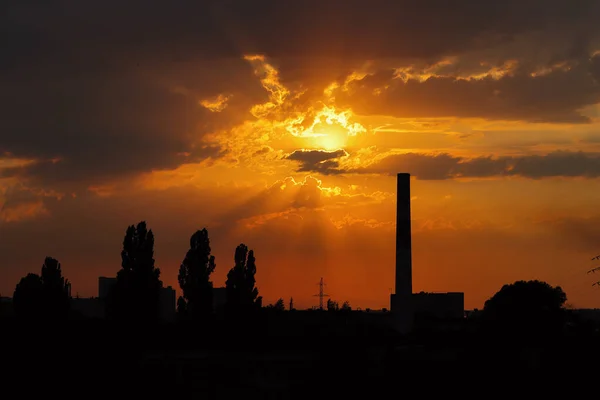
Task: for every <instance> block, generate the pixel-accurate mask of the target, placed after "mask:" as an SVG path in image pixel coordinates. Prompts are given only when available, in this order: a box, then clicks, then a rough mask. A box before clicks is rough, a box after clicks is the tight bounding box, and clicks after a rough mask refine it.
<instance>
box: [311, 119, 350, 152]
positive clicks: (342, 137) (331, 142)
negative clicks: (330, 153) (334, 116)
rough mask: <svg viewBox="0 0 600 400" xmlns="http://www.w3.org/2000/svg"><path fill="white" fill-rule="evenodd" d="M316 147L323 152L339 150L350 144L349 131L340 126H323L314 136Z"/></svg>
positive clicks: (316, 130)
mask: <svg viewBox="0 0 600 400" xmlns="http://www.w3.org/2000/svg"><path fill="white" fill-rule="evenodd" d="M313 139H314V145H315V147H319V148H321V149H323V150H338V149H342V148H344V147H345V146H346V145H347V144H348V129H346V128H345V127H343V126H341V125H338V124H321V126H319V127H318V129H315V133H314V134H313Z"/></svg>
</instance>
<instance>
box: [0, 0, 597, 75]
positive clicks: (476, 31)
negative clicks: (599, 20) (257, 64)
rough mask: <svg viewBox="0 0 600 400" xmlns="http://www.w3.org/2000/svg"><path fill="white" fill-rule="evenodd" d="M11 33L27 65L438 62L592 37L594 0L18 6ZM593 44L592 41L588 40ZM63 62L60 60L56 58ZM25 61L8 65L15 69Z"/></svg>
mask: <svg viewBox="0 0 600 400" xmlns="http://www.w3.org/2000/svg"><path fill="white" fill-rule="evenodd" d="M9 3H10V4H8V5H7V6H5V7H6V8H7V11H8V12H6V13H4V14H5V17H4V18H3V19H4V21H3V22H4V23H3V26H4V28H3V30H4V32H6V33H11V34H14V35H15V36H14V38H12V39H5V40H6V43H5V44H7V46H6V48H7V49H8V50H9V51H10V54H12V55H15V56H18V59H21V60H29V61H33V60H34V59H36V55H35V54H32V50H33V51H34V52H36V53H37V55H39V56H44V57H50V58H52V57H54V59H55V60H56V59H57V58H56V56H60V57H63V56H73V55H75V54H76V53H79V54H80V56H83V58H81V57H78V59H80V60H82V59H85V58H86V57H92V58H94V57H97V55H98V54H104V53H105V52H111V53H112V54H120V55H125V54H127V53H128V52H129V51H133V54H136V53H139V52H142V53H152V54H153V55H154V56H155V57H159V58H161V59H163V61H164V58H171V59H177V58H185V59H190V58H214V57H238V56H239V54H240V53H241V52H261V53H267V54H269V55H271V56H273V57H286V56H297V55H299V54H305V55H306V56H308V57H310V56H316V57H319V56H322V57H327V58H329V57H344V58H346V59H356V60H365V59H373V58H381V57H419V58H426V57H436V56H438V55H440V54H445V53H448V52H456V51H461V50H465V49H471V48H474V47H485V46H488V45H489V44H491V43H497V42H502V41H509V40H511V39H513V37H514V35H516V34H519V33H523V32H527V31H536V30H540V29H542V30H543V29H552V30H561V29H566V28H572V27H577V28H578V32H583V33H584V34H585V33H587V31H588V30H589V29H593V28H594V25H595V22H596V16H597V14H596V13H595V11H597V10H598V3H597V2H596V1H594V0H580V1H578V2H569V1H560V0H525V1H522V0H521V1H516V0H511V1H504V2H482V1H479V0H461V1H458V2H448V1H445V0H426V1H417V0H404V1H396V2H384V1H381V2H375V3H373V2H371V1H365V0H326V1H323V0H304V1H297V2H287V1H277V0H254V1H247V0H211V1H206V0H205V1H195V2H192V1H183V2H175V3H174V2H168V1H158V0H150V1H147V0H146V1H141V0H132V1H128V2H117V1H114V0H112V1H102V2H99V1H97V2H89V1H88V2H81V1H75V0H61V1H48V2H39V1H26V0H23V1H12V2H9ZM583 37H584V38H585V35H584V36H583ZM55 55H56V56H55ZM15 62H17V60H13V61H6V59H5V61H4V64H5V65H10V64H12V65H14V63H15Z"/></svg>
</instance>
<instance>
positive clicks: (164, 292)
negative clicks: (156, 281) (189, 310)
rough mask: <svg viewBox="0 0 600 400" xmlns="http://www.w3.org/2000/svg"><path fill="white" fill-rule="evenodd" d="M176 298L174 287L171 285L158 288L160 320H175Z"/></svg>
mask: <svg viewBox="0 0 600 400" xmlns="http://www.w3.org/2000/svg"><path fill="white" fill-rule="evenodd" d="M176 299H177V296H176V294H175V289H173V288H172V287H171V286H167V287H161V288H160V312H159V318H160V320H161V321H165V322H170V321H174V320H175V303H176Z"/></svg>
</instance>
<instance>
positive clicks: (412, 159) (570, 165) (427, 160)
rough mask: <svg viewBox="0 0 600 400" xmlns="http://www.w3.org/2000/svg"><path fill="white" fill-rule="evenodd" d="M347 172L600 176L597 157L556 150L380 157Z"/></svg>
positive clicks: (432, 177) (419, 176)
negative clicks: (500, 155) (491, 155)
mask: <svg viewBox="0 0 600 400" xmlns="http://www.w3.org/2000/svg"><path fill="white" fill-rule="evenodd" d="M347 172H348V173H373V174H387V175H395V174H396V173H399V172H409V173H411V174H412V175H413V176H415V177H416V178H417V179H423V180H444V179H453V178H486V177H511V176H518V177H523V178H531V179H541V178H549V177H584V178H597V177H600V154H597V153H584V152H570V151H555V152H552V153H549V154H546V155H523V156H505V157H474V158H466V157H458V156H453V155H451V154H448V153H439V154H421V153H404V154H390V155H387V156H382V157H380V158H379V159H378V160H376V161H374V162H373V163H372V164H370V165H368V166H366V167H364V168H359V169H356V170H353V171H347Z"/></svg>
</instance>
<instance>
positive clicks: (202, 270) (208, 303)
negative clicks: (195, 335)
mask: <svg viewBox="0 0 600 400" xmlns="http://www.w3.org/2000/svg"><path fill="white" fill-rule="evenodd" d="M210 252H211V249H210V240H209V238H208V231H207V230H206V229H202V230H201V231H197V232H196V233H194V234H193V235H192V237H191V238H190V249H189V250H188V252H187V254H186V255H185V258H184V260H183V262H182V263H181V266H180V267H179V275H178V280H179V286H180V287H181V290H182V292H183V295H182V296H181V297H180V298H179V300H178V301H177V308H178V311H179V312H181V313H185V314H187V315H189V316H191V317H192V318H194V319H198V318H201V317H204V316H207V315H210V314H212V311H213V284H212V282H211V281H210V275H211V274H212V273H213V272H214V270H215V266H216V265H215V257H214V256H212V255H211V254H210Z"/></svg>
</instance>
